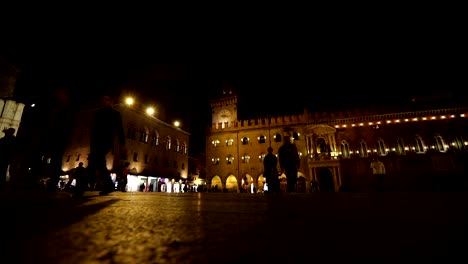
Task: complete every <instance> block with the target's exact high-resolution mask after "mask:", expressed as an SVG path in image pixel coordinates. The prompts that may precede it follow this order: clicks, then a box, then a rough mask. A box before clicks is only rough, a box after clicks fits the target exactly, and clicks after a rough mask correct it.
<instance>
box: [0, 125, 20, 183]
mask: <svg viewBox="0 0 468 264" xmlns="http://www.w3.org/2000/svg"><path fill="white" fill-rule="evenodd" d="M15 131H16V130H15V129H14V128H11V127H10V128H8V129H5V130H3V133H5V136H4V137H2V138H0V191H1V190H4V189H5V188H6V177H7V171H8V166H9V165H10V164H12V162H13V159H14V158H15V155H16V151H17V149H18V140H17V139H16V136H15Z"/></svg>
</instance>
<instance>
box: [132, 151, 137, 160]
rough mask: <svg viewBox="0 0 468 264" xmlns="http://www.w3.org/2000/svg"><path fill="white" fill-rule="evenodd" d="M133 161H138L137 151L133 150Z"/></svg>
mask: <svg viewBox="0 0 468 264" xmlns="http://www.w3.org/2000/svg"><path fill="white" fill-rule="evenodd" d="M133 161H135V162H137V161H138V153H136V152H133Z"/></svg>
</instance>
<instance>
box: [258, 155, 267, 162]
mask: <svg viewBox="0 0 468 264" xmlns="http://www.w3.org/2000/svg"><path fill="white" fill-rule="evenodd" d="M265 156H266V153H260V155H258V158H259V159H260V162H263V159H264V158H265Z"/></svg>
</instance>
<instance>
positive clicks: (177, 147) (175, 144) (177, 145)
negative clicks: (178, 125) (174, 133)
mask: <svg viewBox="0 0 468 264" xmlns="http://www.w3.org/2000/svg"><path fill="white" fill-rule="evenodd" d="M179 151H180V145H179V140H178V139H174V152H179Z"/></svg>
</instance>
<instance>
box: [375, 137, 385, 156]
mask: <svg viewBox="0 0 468 264" xmlns="http://www.w3.org/2000/svg"><path fill="white" fill-rule="evenodd" d="M377 155H379V156H386V155H387V147H386V146H385V142H384V140H383V139H382V138H378V139H377Z"/></svg>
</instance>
